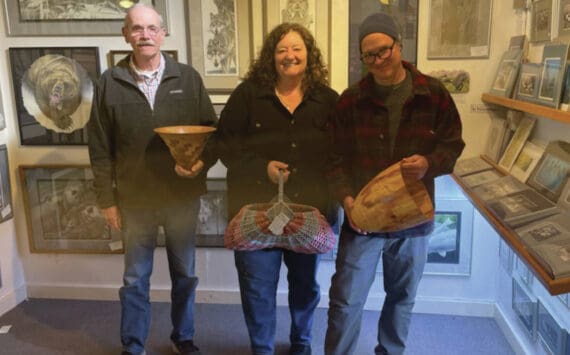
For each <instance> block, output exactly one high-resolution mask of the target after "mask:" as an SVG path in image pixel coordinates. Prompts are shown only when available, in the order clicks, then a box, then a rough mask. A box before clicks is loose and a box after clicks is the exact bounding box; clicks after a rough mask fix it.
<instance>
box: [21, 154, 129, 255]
mask: <svg viewBox="0 0 570 355" xmlns="http://www.w3.org/2000/svg"><path fill="white" fill-rule="evenodd" d="M19 172H20V179H21V183H22V190H23V194H24V208H25V211H26V220H27V226H28V235H29V241H30V251H31V252H32V253H103V254H107V253H121V252H123V245H122V239H121V235H120V232H118V231H115V230H112V229H111V228H110V227H109V226H108V225H107V223H106V222H105V219H104V217H103V214H102V212H101V210H100V209H99V207H97V203H96V200H95V191H94V188H93V172H92V171H91V168H90V167H89V166H88V165H34V166H32V165H20V167H19Z"/></svg>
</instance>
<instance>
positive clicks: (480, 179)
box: [461, 169, 503, 188]
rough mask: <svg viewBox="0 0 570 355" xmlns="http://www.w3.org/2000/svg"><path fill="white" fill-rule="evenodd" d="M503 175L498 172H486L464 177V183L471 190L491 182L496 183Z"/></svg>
mask: <svg viewBox="0 0 570 355" xmlns="http://www.w3.org/2000/svg"><path fill="white" fill-rule="evenodd" d="M502 176H503V175H502V174H501V173H499V172H498V171H497V170H495V169H493V170H486V171H482V172H480V173H475V174H471V175H467V176H464V177H462V178H461V179H462V180H463V183H465V185H467V187H469V188H474V187H475V186H478V185H481V184H484V183H486V182H489V181H494V180H497V179H499V178H500V177H502Z"/></svg>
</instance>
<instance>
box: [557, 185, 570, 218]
mask: <svg viewBox="0 0 570 355" xmlns="http://www.w3.org/2000/svg"><path fill="white" fill-rule="evenodd" d="M557 205H558V206H560V208H561V209H563V210H565V211H570V179H569V180H568V181H566V185H565V186H564V189H563V190H562V193H561V194H560V197H559V198H558V202H557Z"/></svg>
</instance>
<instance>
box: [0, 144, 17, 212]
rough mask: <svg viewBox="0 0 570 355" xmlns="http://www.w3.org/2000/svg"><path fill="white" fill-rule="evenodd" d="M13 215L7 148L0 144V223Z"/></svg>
mask: <svg viewBox="0 0 570 355" xmlns="http://www.w3.org/2000/svg"><path fill="white" fill-rule="evenodd" d="M12 217H14V213H13V210H12V188H11V185H10V168H9V166H8V148H7V147H6V145H5V144H2V145H0V223H2V222H4V221H7V220H9V219H10V218H12Z"/></svg>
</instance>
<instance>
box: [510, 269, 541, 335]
mask: <svg viewBox="0 0 570 355" xmlns="http://www.w3.org/2000/svg"><path fill="white" fill-rule="evenodd" d="M512 280H513V290H512V299H511V306H512V308H513V311H515V314H516V316H517V319H518V320H519V321H520V324H521V325H522V327H523V329H524V330H525V332H526V334H527V335H528V337H529V338H530V339H532V340H534V339H536V318H537V311H538V300H537V298H536V297H535V296H534V295H533V294H532V292H531V291H530V290H529V289H528V288H527V287H526V286H524V285H522V284H521V283H520V282H519V281H518V280H517V279H516V278H514V277H513V278H512Z"/></svg>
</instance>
